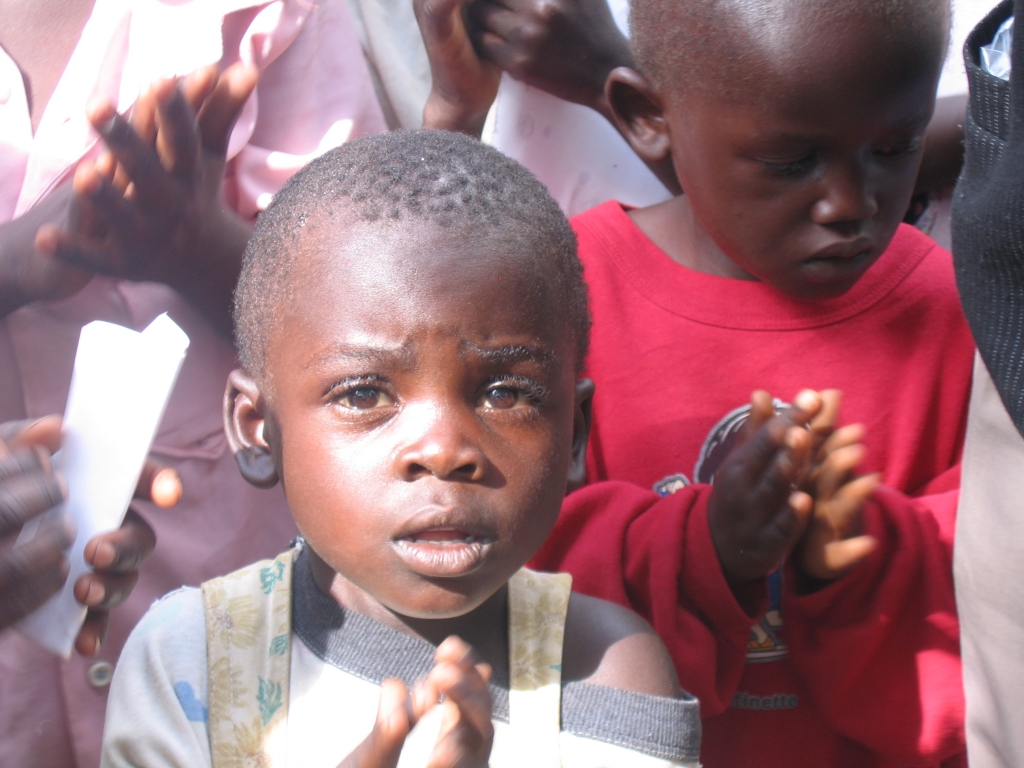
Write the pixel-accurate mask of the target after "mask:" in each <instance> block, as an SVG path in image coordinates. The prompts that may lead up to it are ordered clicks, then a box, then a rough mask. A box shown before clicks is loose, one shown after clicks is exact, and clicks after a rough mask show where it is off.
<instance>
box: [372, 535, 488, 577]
mask: <svg viewBox="0 0 1024 768" xmlns="http://www.w3.org/2000/svg"><path fill="white" fill-rule="evenodd" d="M491 543H492V541H491V539H489V538H487V537H485V536H477V535H475V534H473V533H470V532H469V531H465V530H461V529H458V528H431V529H427V530H423V531H417V532H415V533H411V534H409V535H407V536H402V537H401V538H398V539H395V540H394V541H393V542H392V546H393V547H394V550H395V553H396V554H397V555H398V556H399V557H400V558H401V559H402V560H403V561H404V562H405V564H406V566H408V567H409V568H410V569H411V570H412V571H414V572H416V573H418V574H420V575H421V576H432V577H438V578H452V577H456V576H465V575H467V574H469V573H472V572H473V571H475V570H476V569H477V568H478V567H479V566H480V565H481V564H482V563H483V561H484V556H485V555H486V553H487V550H488V549H490V546H491Z"/></svg>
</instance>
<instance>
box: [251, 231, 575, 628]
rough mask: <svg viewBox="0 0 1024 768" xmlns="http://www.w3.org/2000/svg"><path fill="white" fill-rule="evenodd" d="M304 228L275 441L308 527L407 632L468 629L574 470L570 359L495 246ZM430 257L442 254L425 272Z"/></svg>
mask: <svg viewBox="0 0 1024 768" xmlns="http://www.w3.org/2000/svg"><path fill="white" fill-rule="evenodd" d="M329 228H330V230H331V231H328V232H326V233H325V232H324V230H325V229H328V225H326V224H324V223H322V222H321V223H319V224H318V223H316V222H315V221H313V222H309V223H307V225H306V227H305V230H306V234H305V235H304V236H303V243H302V247H303V248H304V249H306V252H307V253H313V252H314V251H316V252H318V254H317V255H316V256H310V257H308V258H307V257H305V256H304V257H303V259H304V264H303V265H302V267H301V268H297V269H296V271H295V275H294V281H293V295H294V296H296V297H301V306H298V307H295V305H297V304H299V302H298V301H294V302H292V307H293V308H292V309H291V310H287V311H285V312H284V314H283V322H282V325H281V327H280V329H279V331H277V332H275V334H274V338H273V339H272V341H271V343H270V346H269V348H268V349H267V369H266V370H267V379H268V380H269V382H270V383H269V387H270V391H269V411H270V414H271V415H270V417H269V418H268V422H267V430H268V437H267V439H268V441H269V442H270V443H271V446H272V447H273V449H274V452H275V459H276V462H277V465H278V468H279V472H280V475H281V478H282V481H283V483H284V488H285V492H286V494H287V497H288V503H289V505H290V506H291V509H292V512H293V514H294V516H295V520H296V523H297V524H298V526H299V529H300V530H301V531H302V533H303V535H304V536H305V537H306V539H307V541H308V542H309V544H310V546H311V547H312V548H313V550H314V551H315V552H316V553H317V554H318V555H319V556H320V557H321V558H323V560H324V561H325V562H326V563H328V564H329V565H330V566H331V567H333V568H334V569H335V570H336V571H337V572H339V573H341V574H342V575H343V576H344V577H346V578H347V579H348V580H349V581H350V582H352V583H353V584H355V585H356V586H357V587H359V588H361V589H362V590H364V591H365V592H367V593H369V594H370V595H371V596H373V597H374V598H376V599H377V600H378V601H380V602H381V603H382V604H383V605H384V606H386V607H387V608H389V609H390V610H392V611H395V612H396V613H399V614H401V615H404V616H410V617H417V618H448V617H452V616H457V615H462V614H465V613H467V612H468V611H470V610H472V609H473V608H475V607H477V606H478V605H480V604H481V603H482V602H483V601H484V600H486V599H487V598H488V597H490V596H491V595H492V594H494V593H495V592H496V591H497V590H498V589H499V588H500V587H501V586H502V585H503V584H504V583H505V582H506V581H507V580H508V578H509V577H510V576H511V575H512V574H513V573H514V572H515V571H516V570H518V569H519V568H520V567H521V566H522V565H523V564H524V563H525V562H526V561H527V560H528V559H529V558H530V557H531V556H532V555H533V554H534V552H535V551H536V550H537V549H539V547H540V545H541V544H542V543H543V542H544V540H545V538H546V537H547V535H548V533H549V532H550V530H551V528H552V526H553V525H554V521H555V519H556V518H557V516H558V512H559V509H560V506H561V501H562V498H563V496H564V494H565V491H566V478H567V473H568V471H569V465H570V460H571V455H572V444H573V429H574V414H575V413H576V410H577V409H576V407H575V395H574V392H575V380H576V376H575V347H574V345H573V340H572V333H571V332H570V331H569V329H568V328H567V325H566V322H565V319H564V318H565V315H564V314H563V313H560V312H558V311H557V310H556V309H553V307H557V302H558V297H557V296H555V295H554V292H553V291H552V290H550V289H549V288H548V285H549V283H548V282H547V281H546V279H545V278H546V275H545V274H544V270H543V269H532V268H530V267H529V266H523V262H524V259H522V258H521V257H520V255H519V254H517V253H515V251H514V246H509V245H508V244H507V243H504V244H503V243H501V242H500V239H499V237H498V236H490V235H488V236H485V235H481V234H480V233H479V232H477V233H467V232H465V231H459V230H443V229H440V228H437V227H435V226H433V225H430V224H427V223H423V222H414V223H411V224H398V225H394V224H389V225H386V227H385V226H384V225H379V224H365V223H361V224H353V225H351V226H339V225H337V224H336V223H335V222H331V223H330V225H329ZM424 254H429V255H427V256H425V255H424Z"/></svg>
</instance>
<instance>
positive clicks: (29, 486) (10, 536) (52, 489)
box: [0, 416, 181, 655]
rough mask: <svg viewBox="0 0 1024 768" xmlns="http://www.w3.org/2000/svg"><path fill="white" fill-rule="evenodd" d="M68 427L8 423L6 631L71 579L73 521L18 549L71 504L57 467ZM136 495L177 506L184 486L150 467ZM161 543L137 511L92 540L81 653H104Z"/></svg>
mask: <svg viewBox="0 0 1024 768" xmlns="http://www.w3.org/2000/svg"><path fill="white" fill-rule="evenodd" d="M60 429H61V420H60V417H58V416H48V417H46V418H43V419H39V420H38V421H33V422H14V423H7V424H0V629H4V628H6V627H8V626H10V625H11V624H13V623H14V622H16V621H18V620H19V619H21V618H23V617H24V616H26V615H28V614H29V613H31V612H32V611H33V610H35V609H36V608H38V607H39V606H40V605H42V604H43V603H44V602H46V600H48V599H49V598H50V597H51V596H52V595H54V594H55V593H56V592H57V591H58V590H60V588H61V587H62V586H63V585H64V581H65V580H66V579H67V575H68V568H69V566H68V562H67V559H66V558H65V556H64V552H65V550H66V549H67V548H68V547H69V546H71V543H72V542H73V540H74V531H73V530H72V529H71V527H70V526H69V525H68V524H67V523H62V522H58V523H46V524H44V525H43V526H42V527H41V528H40V529H39V531H38V532H37V533H36V535H35V536H34V537H33V538H32V539H30V540H29V541H27V542H25V543H23V544H15V540H16V539H17V537H18V533H19V532H20V531H21V529H22V527H23V526H24V525H25V523H27V522H28V521H29V520H31V519H33V518H35V517H37V516H39V515H41V514H44V513H45V512H47V511H49V510H51V509H53V508H54V507H55V506H57V505H58V504H60V503H61V502H62V501H64V498H65V495H66V491H65V487H64V485H63V481H62V480H61V479H60V477H59V476H58V474H57V473H56V472H55V471H54V469H53V464H52V462H51V455H52V453H53V452H54V451H56V450H57V449H58V448H59V447H60ZM135 497H136V498H137V499H147V500H150V501H153V502H154V503H155V504H156V505H157V506H159V507H172V506H174V505H175V504H177V502H178V500H179V498H180V497H181V481H180V480H179V478H178V476H177V473H176V472H174V471H173V470H171V469H167V468H164V467H161V466H159V465H158V464H156V463H155V462H152V461H147V462H146V466H145V468H144V470H143V472H142V476H141V477H140V478H139V484H138V487H137V489H136V492H135ZM155 544H156V537H155V535H154V533H153V530H152V528H150V527H149V525H148V524H147V523H146V522H145V521H144V520H143V519H142V518H141V517H140V516H139V515H138V514H137V513H135V512H134V511H133V510H129V511H128V514H127V515H126V516H125V521H124V523H123V524H122V526H121V527H120V528H119V529H118V530H116V531H112V532H110V533H105V534H101V535H99V536H96V537H94V538H93V539H91V540H90V541H89V542H88V544H87V545H86V548H85V559H86V562H87V563H88V564H89V565H90V566H92V567H93V572H92V573H88V574H85V575H83V576H81V577H80V578H79V579H78V581H77V582H75V598H76V599H77V600H78V601H79V602H80V603H82V604H83V605H85V606H87V607H88V608H89V611H88V613H87V615H86V620H85V623H84V624H83V625H82V629H81V631H80V632H79V635H78V637H77V639H76V641H75V649H76V650H77V651H78V652H79V653H82V654H86V655H89V654H93V653H95V652H96V651H98V650H99V647H100V643H101V642H102V641H103V636H104V634H105V633H106V627H107V620H108V613H109V611H110V609H111V608H113V607H114V606H116V605H118V604H120V603H122V602H123V601H124V600H125V598H127V596H128V594H129V593H130V592H131V590H132V588H133V587H134V586H135V582H136V581H137V580H138V569H139V566H140V565H141V564H142V562H143V561H144V560H145V559H146V558H147V557H148V556H149V554H150V553H151V552H152V551H153V547H154V545H155Z"/></svg>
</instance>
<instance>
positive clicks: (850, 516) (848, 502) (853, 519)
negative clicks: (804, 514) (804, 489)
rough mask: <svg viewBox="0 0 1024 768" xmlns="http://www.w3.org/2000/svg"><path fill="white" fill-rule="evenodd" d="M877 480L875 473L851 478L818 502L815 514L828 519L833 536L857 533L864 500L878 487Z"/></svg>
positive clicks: (841, 537)
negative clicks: (825, 499)
mask: <svg viewBox="0 0 1024 768" xmlns="http://www.w3.org/2000/svg"><path fill="white" fill-rule="evenodd" d="M879 482H880V476H879V475H877V474H874V475H865V476H864V477H858V478H857V479H856V480H851V481H850V482H848V483H846V484H845V485H844V486H843V487H842V488H840V489H839V491H838V492H837V493H836V494H835V497H834V498H832V499H829V500H827V501H820V502H818V504H817V506H816V507H815V516H816V517H823V518H826V519H827V520H828V524H829V526H830V527H831V529H832V531H833V535H834V536H835V538H838V539H845V538H847V537H848V536H851V535H854V534H856V533H859V532H860V518H861V511H862V509H863V508H864V502H865V501H866V500H867V498H868V496H870V495H871V494H872V493H873V492H874V490H875V489H876V488H877V487H878V484H879Z"/></svg>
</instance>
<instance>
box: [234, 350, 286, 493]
mask: <svg viewBox="0 0 1024 768" xmlns="http://www.w3.org/2000/svg"><path fill="white" fill-rule="evenodd" d="M264 403H265V400H264V399H263V397H262V396H261V394H260V389H259V387H258V386H257V384H256V382H255V381H253V379H252V377H251V376H249V375H248V374H247V373H245V372H244V371H239V370H235V371H232V372H231V374H230V375H229V376H228V385H227V389H226V390H225V392H224V431H225V432H227V435H228V443H229V444H230V445H231V451H232V452H233V453H234V454H235V461H236V462H237V463H238V469H239V471H240V472H241V473H242V477H244V478H245V479H246V480H247V481H248V482H249V483H250V484H251V485H255V486H256V487H257V488H273V487H274V486H275V485H277V481H278V480H279V479H280V478H279V477H278V473H277V465H276V464H275V463H274V456H273V453H272V452H271V450H270V445H269V444H268V443H267V440H266V437H265V435H264V431H265V429H266V426H267V422H266V416H265V415H264V413H263V406H264Z"/></svg>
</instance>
